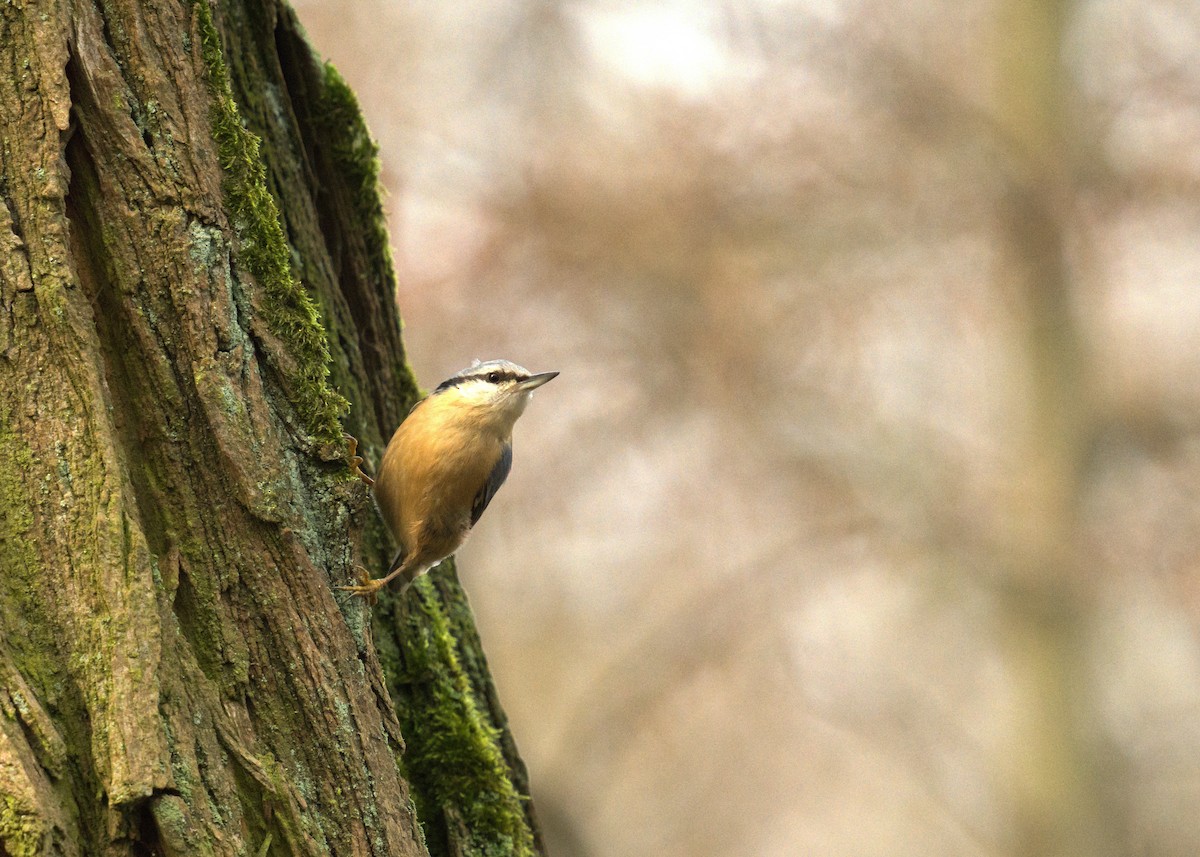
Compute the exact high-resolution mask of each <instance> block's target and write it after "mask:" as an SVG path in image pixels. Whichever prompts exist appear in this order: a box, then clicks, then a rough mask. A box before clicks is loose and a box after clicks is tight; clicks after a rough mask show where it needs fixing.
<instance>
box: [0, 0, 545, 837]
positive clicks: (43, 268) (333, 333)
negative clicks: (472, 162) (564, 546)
mask: <svg viewBox="0 0 1200 857" xmlns="http://www.w3.org/2000/svg"><path fill="white" fill-rule="evenodd" d="M0 60H2V61H3V64H4V69H5V71H4V73H3V74H2V75H0V133H2V135H3V136H2V140H0V147H2V148H0V305H2V306H0V310H2V311H0V463H2V467H0V572H2V574H3V576H2V578H0V713H2V716H0V854H9V855H33V854H56V855H82V854H137V855H146V854H154V855H159V854H162V855H176V854H179V855H184V854H186V855H192V854H214V855H215V854H231V855H232V854H278V855H285V854H288V855H290V854H296V855H309V854H311V855H318V854H320V855H325V854H355V855H360V854H362V855H367V854H372V855H373V854H380V855H382V854H390V855H394V854H425V853H426V849H427V848H428V851H429V852H430V853H432V854H435V855H437V854H464V855H470V854H481V855H482V854H487V855H493V854H496V855H498V854H509V853H512V854H535V853H540V852H541V851H542V848H541V844H540V841H539V839H538V837H537V834H536V824H535V823H534V820H533V817H532V812H531V810H530V808H529V804H528V801H527V799H525V798H524V797H523V795H525V794H527V793H528V785H527V782H526V779H525V773H524V768H523V766H522V764H521V762H520V759H519V758H518V756H517V754H516V750H515V746H514V745H513V743H512V739H511V736H510V735H509V733H508V731H507V726H506V722H505V720H504V715H503V712H502V710H501V709H500V707H499V705H498V703H497V700H496V695H495V692H494V689H493V687H492V684H491V681H490V679H489V677H488V672H487V666H486V662H485V660H484V658H483V655H482V652H481V649H480V647H479V640H478V637H477V635H476V633H475V630H474V625H473V622H472V619H471V614H470V611H469V608H468V607H467V606H466V600H465V597H464V595H463V593H462V590H461V588H460V587H459V585H458V583H457V580H456V578H455V576H454V570H453V568H452V567H447V566H448V565H449V564H447V566H443V568H442V569H440V570H438V571H435V572H434V574H432V575H430V576H429V577H428V578H427V579H425V580H423V581H422V582H421V583H420V585H419V586H418V587H417V588H416V589H415V591H413V592H411V593H410V594H409V595H408V596H407V597H406V598H405V599H404V601H403V603H396V601H395V599H391V598H390V597H389V596H385V597H384V599H383V600H382V601H381V603H380V605H379V606H377V607H376V608H375V610H374V613H373V619H374V621H373V622H372V621H370V618H369V617H371V616H372V613H371V612H370V611H369V610H368V609H367V608H366V607H365V605H364V604H362V603H361V602H360V601H359V600H357V599H353V598H343V597H339V596H340V593H336V592H335V591H334V590H333V589H332V587H333V586H336V585H338V584H340V583H344V582H347V581H349V580H351V579H352V577H353V567H354V566H355V565H356V564H362V565H364V566H367V567H368V568H372V569H374V570H376V571H378V570H379V569H380V568H381V566H382V564H384V563H386V561H387V559H388V558H389V555H390V552H391V549H390V545H389V543H388V539H387V536H386V534H385V533H384V531H383V529H382V527H381V524H380V522H379V520H378V516H377V515H376V514H375V511H374V508H373V505H372V503H371V502H370V498H369V494H368V492H367V490H366V488H365V487H364V486H363V485H362V484H361V483H360V482H359V481H358V480H357V479H356V478H355V477H354V476H353V475H352V474H351V472H350V470H349V468H348V467H347V464H346V454H347V450H346V444H345V442H344V440H343V438H342V426H343V421H345V425H346V428H347V430H349V431H350V432H352V433H353V434H354V435H356V436H357V437H358V438H359V439H360V441H361V444H362V445H361V447H360V450H361V451H362V453H363V454H364V455H365V456H366V457H367V459H368V461H370V462H372V463H377V462H378V460H379V455H380V453H381V450H382V444H383V441H384V440H385V438H386V437H388V436H389V435H390V433H391V431H392V430H393V429H394V428H395V426H396V425H397V424H398V423H399V422H400V420H401V419H402V418H403V416H404V414H405V413H406V412H407V409H408V408H409V407H410V406H411V404H412V402H413V401H414V400H415V398H416V396H417V388H416V385H415V383H414V381H413V378H412V375H411V373H410V371H409V370H408V368H407V366H406V364H405V360H404V351H403V347H402V344H401V339H400V324H399V319H398V316H397V313H396V309H395V305H394V300H393V295H394V288H395V282H394V275H393V272H392V268H391V261H390V257H389V251H388V243H387V235H386V231H385V225H384V219H383V214H382V210H381V207H380V203H379V197H378V193H377V189H376V184H377V176H378V166H377V163H376V160H375V149H374V145H373V143H372V142H371V140H370V137H369V136H368V134H367V131H366V128H365V126H364V125H363V122H362V119H361V116H360V114H359V111H358V107H357V104H356V102H355V100H354V98H353V95H352V94H351V93H350V91H349V90H348V88H347V87H346V85H345V83H344V82H343V81H342V80H341V78H340V77H339V76H338V75H337V73H336V72H335V71H334V70H333V69H332V68H330V67H328V66H324V65H322V64H320V63H319V62H317V61H316V60H315V59H314V57H313V55H312V54H311V52H310V50H309V48H308V46H307V44H306V42H305V40H304V37H303V34H302V32H301V30H300V27H299V25H298V23H297V21H296V19H295V16H294V14H293V13H292V12H291V10H290V9H288V8H287V7H286V6H280V5H276V4H275V3H273V2H269V0H268V1H267V2H260V0H225V1H224V2H221V3H219V4H218V6H217V7H216V8H213V7H211V6H210V5H209V4H208V2H207V0H192V2H189V1H188V0H101V2H99V3H96V2H94V0H40V2H38V0H26V2H20V0H15V2H14V1H13V0H10V2H8V3H5V4H4V5H3V6H0ZM381 661H382V662H383V664H384V666H385V669H381V667H380V662H381ZM397 715H399V716H397ZM402 735H403V739H402V737H401V736H402ZM405 741H407V749H406V748H405ZM418 817H419V818H420V821H421V825H418V823H417V818H418ZM422 826H423V827H424V834H422Z"/></svg>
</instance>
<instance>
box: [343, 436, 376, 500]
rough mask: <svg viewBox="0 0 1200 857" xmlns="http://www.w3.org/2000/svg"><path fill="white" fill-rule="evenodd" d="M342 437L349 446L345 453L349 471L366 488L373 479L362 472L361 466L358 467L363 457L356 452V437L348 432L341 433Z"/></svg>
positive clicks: (371, 483)
mask: <svg viewBox="0 0 1200 857" xmlns="http://www.w3.org/2000/svg"><path fill="white" fill-rule="evenodd" d="M342 437H344V438H345V439H346V443H347V445H348V446H349V447H350V449H349V452H348V453H347V455H346V457H347V459H348V460H349V462H350V472H351V473H353V474H354V475H355V476H357V477H358V478H359V479H361V480H362V481H363V482H365V483H366V485H367V487H368V488H370V487H372V486H373V485H374V484H375V480H374V479H372V478H371V477H370V476H368V475H367V474H365V473H363V472H362V468H360V467H359V465H360V464H362V463H363V457H362V456H361V455H359V454H358V438H356V437H354V436H353V435H349V434H342Z"/></svg>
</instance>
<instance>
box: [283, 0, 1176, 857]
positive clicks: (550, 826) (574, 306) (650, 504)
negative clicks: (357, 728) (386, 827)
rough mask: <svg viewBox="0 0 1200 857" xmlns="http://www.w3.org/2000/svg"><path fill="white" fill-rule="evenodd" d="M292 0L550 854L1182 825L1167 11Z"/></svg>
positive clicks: (609, 855)
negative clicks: (477, 393)
mask: <svg viewBox="0 0 1200 857" xmlns="http://www.w3.org/2000/svg"><path fill="white" fill-rule="evenodd" d="M297 6H298V8H299V12H300V15H301V17H302V19H303V20H304V22H305V24H306V26H307V28H308V30H309V34H310V37H311V39H312V41H313V43H314V45H315V46H316V48H317V50H318V51H320V52H321V53H323V54H324V55H325V56H327V57H328V58H329V59H331V60H332V61H333V62H334V63H335V64H336V65H337V66H338V68H339V69H340V71H341V72H342V73H343V75H344V76H345V77H346V78H347V80H349V82H350V83H351V85H352V86H353V87H354V88H355V90H356V91H357V93H358V95H359V98H360V99H361V102H362V106H363V108H364V110H365V112H366V114H367V118H368V121H369V123H370V125H371V127H372V129H373V131H374V133H375V134H376V136H377V137H378V140H379V143H380V146H381V157H382V162H383V168H384V176H385V180H386V183H387V186H388V190H389V193H390V196H389V198H388V200H387V206H388V209H389V212H390V217H391V234H392V241H393V243H394V246H395V251H396V262H397V265H398V268H399V274H400V282H401V287H400V293H399V294H398V295H397V300H398V301H399V305H400V309H401V313H402V315H403V317H404V319H405V322H406V325H407V327H406V330H405V340H406V343H407V345H408V348H409V350H410V357H411V362H412V365H413V367H414V369H415V370H416V372H417V374H418V376H419V378H420V379H421V381H422V383H423V384H424V385H425V386H427V387H432V386H433V385H434V384H436V383H437V382H438V381H439V380H441V379H443V378H444V377H446V376H448V375H450V374H452V373H453V372H455V371H457V370H458V369H460V368H462V367H463V366H465V365H466V364H468V363H469V362H470V361H471V359H473V358H476V357H478V358H481V359H487V358H492V357H499V356H503V357H506V358H509V359H512V360H514V361H516V362H518V363H521V364H523V365H525V366H527V367H529V368H530V369H531V370H534V371H542V370H547V369H558V370H560V371H561V372H562V375H561V377H560V378H559V379H558V380H556V381H555V382H554V383H553V384H552V385H550V386H548V387H546V388H545V389H544V390H542V391H539V392H538V394H537V400H536V401H535V402H534V404H533V406H532V407H531V408H530V410H529V412H528V413H527V415H526V416H525V417H524V418H523V419H522V421H521V423H520V425H519V426H518V427H517V430H516V451H515V457H516V464H515V467H514V468H513V473H512V476H511V478H510V479H509V481H508V484H507V486H506V487H505V489H504V491H503V492H502V494H501V495H500V498H499V499H498V501H497V502H496V503H494V504H493V505H492V507H491V508H490V509H489V510H488V514H487V515H486V516H485V517H484V519H483V521H482V522H481V524H480V526H479V527H478V528H477V529H476V531H475V533H474V535H473V536H472V538H471V541H470V542H469V543H468V545H467V547H466V548H465V549H464V550H463V551H462V553H461V555H460V556H461V560H462V561H461V564H460V568H461V569H462V576H463V579H464V583H465V584H466V587H467V589H468V591H469V592H470V593H471V598H472V602H473V604H474V606H475V609H476V612H477V615H478V618H479V621H480V625H481V630H482V633H483V637H484V641H485V644H486V647H487V650H488V652H489V656H490V659H491V664H492V667H493V669H494V671H495V675H496V679H497V682H498V684H499V687H500V692H501V696H502V698H503V700H504V702H505V704H506V706H507V708H508V711H509V713H510V715H511V718H512V722H513V726H514V729H515V732H516V735H517V739H518V742H519V744H520V747H521V749H522V752H523V754H524V756H525V759H526V760H527V762H528V764H529V767H530V770H531V775H532V779H533V784H534V798H535V800H536V802H537V806H538V810H539V812H540V814H541V818H542V821H543V824H544V826H545V828H546V831H547V834H548V838H549V842H550V848H551V853H552V854H554V855H555V857H626V855H649V854H653V855H667V857H718V855H720V856H721V857H724V855H762V856H763V857H784V855H799V854H824V855H881V857H882V855H889V856H890V857H895V855H923V857H925V856H926V855H1024V854H1030V855H1041V854H1045V855H1051V854H1054V855H1085V854H1086V855H1194V854H1197V853H1200V811H1198V810H1200V6H1197V4H1195V3H1194V2H1191V0H1141V2H1137V0H1090V2H1085V1H1084V0H1079V2H1074V3H1066V2H1055V0H914V2H909V3H902V4H898V3H894V2H890V0H887V1H886V2H885V0H808V2H800V0H740V2H728V3H714V2H708V3H701V2H694V1H693V2H689V0H674V2H669V0H661V2H654V0H646V2H637V3H635V2H618V1H617V0H575V2H553V0H475V2H458V3H445V2H438V1H437V0H409V2H399V0H392V2H382V0H298V2H297Z"/></svg>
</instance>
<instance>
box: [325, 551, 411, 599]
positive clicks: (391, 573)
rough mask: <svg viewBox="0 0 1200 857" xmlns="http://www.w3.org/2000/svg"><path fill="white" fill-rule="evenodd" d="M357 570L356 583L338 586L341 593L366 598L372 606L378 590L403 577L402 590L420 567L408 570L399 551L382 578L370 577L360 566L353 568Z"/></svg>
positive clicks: (402, 553) (377, 595) (407, 565)
mask: <svg viewBox="0 0 1200 857" xmlns="http://www.w3.org/2000/svg"><path fill="white" fill-rule="evenodd" d="M355 568H356V569H357V570H358V583H356V584H352V585H350V586H339V587H338V589H340V590H341V591H342V592H352V593H354V594H355V595H359V596H362V597H363V598H366V599H367V601H368V602H369V603H370V604H371V605H372V606H374V604H375V601H376V599H378V598H379V590H381V589H383V587H385V586H387V585H388V584H389V583H390V582H391V581H393V580H395V579H396V578H397V577H399V576H400V575H404V588H403V589H402V590H401V592H403V591H404V589H407V588H408V585H409V584H410V583H412V581H413V579H415V578H416V576H417V575H418V574H420V573H421V572H420V566H414V567H413V568H412V569H411V570H410V569H409V563H406V562H404V551H403V550H401V551H399V552H398V553H397V554H396V558H395V559H394V560H392V565H391V567H390V568H389V569H388V573H387V574H385V575H384V576H383V577H374V578H373V577H371V575H369V574H368V573H367V570H366V569H365V568H363V567H362V566H355Z"/></svg>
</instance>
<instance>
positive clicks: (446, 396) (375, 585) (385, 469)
mask: <svg viewBox="0 0 1200 857" xmlns="http://www.w3.org/2000/svg"><path fill="white" fill-rule="evenodd" d="M557 376H558V372H541V373H538V374H536V375H535V374H533V373H531V372H530V371H529V370H527V369H524V368H522V367H521V366H518V365H517V364H516V363H511V362H509V361H508V360H488V361H486V362H480V361H478V360H476V361H475V362H473V363H472V364H471V365H470V366H468V367H467V368H466V369H463V370H462V371H460V372H458V373H457V374H455V375H453V376H451V377H449V378H447V379H446V380H445V381H443V382H442V383H440V384H438V386H437V387H436V389H434V391H433V392H432V393H430V394H429V395H428V396H426V397H425V398H424V399H422V400H421V401H419V402H417V404H416V405H414V406H413V409H412V410H411V411H409V414H408V416H407V417H405V419H404V421H403V422H401V423H400V427H399V428H397V429H396V432H395V434H393V435H392V439H391V440H390V441H388V445H387V449H385V450H384V453H383V461H382V462H381V463H380V465H379V472H378V473H377V474H376V476H375V482H374V491H375V500H376V503H377V504H378V506H379V511H380V514H381V515H382V516H383V519H384V521H385V522H386V523H387V526H388V529H390V530H391V532H392V535H393V536H394V537H395V538H396V541H397V542H399V544H400V549H399V550H398V551H397V552H396V556H395V559H393V560H392V564H391V566H390V567H389V568H388V570H387V573H386V574H385V575H384V576H383V577H379V578H371V577H370V575H368V574H367V573H366V571H361V574H360V577H359V582H358V583H356V584H353V585H350V586H339V587H338V589H340V590H342V591H345V592H352V593H354V594H355V595H359V596H362V597H364V598H367V599H368V600H369V601H370V603H374V601H375V598H376V596H377V593H378V592H379V590H380V589H382V588H383V587H384V586H386V585H387V584H388V583H390V582H391V581H393V580H395V579H396V578H400V580H401V581H402V583H401V587H400V592H401V593H403V592H404V591H405V590H407V589H408V587H409V586H410V585H411V584H412V582H413V581H414V580H416V579H417V578H418V577H420V576H421V575H422V574H424V573H425V572H427V571H428V570H429V569H431V568H433V567H434V566H435V565H437V564H438V563H439V562H441V561H442V560H444V559H445V558H446V557H448V556H450V555H451V554H452V553H454V552H455V551H456V550H458V548H459V547H460V546H461V545H462V543H463V541H465V540H466V537H467V534H468V533H470V531H471V528H472V527H473V526H475V524H476V523H478V522H479V518H480V516H481V515H483V512H484V510H485V509H487V507H488V504H489V503H491V502H492V498H493V497H495V496H496V492H497V491H499V490H500V486H501V485H503V484H504V480H505V479H507V478H508V473H509V470H510V469H511V468H512V431H513V426H514V425H515V424H516V422H517V419H518V418H519V417H520V416H521V414H522V413H524V412H525V408H526V406H527V405H528V404H529V400H530V398H531V397H532V396H533V391H534V390H536V389H537V388H538V387H541V386H542V385H543V384H545V383H546V382H548V381H550V380H552V379H553V378H555V377H557ZM351 456H352V465H351V466H352V467H353V466H354V463H353V459H354V453H353V450H351ZM359 460H361V459H359Z"/></svg>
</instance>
